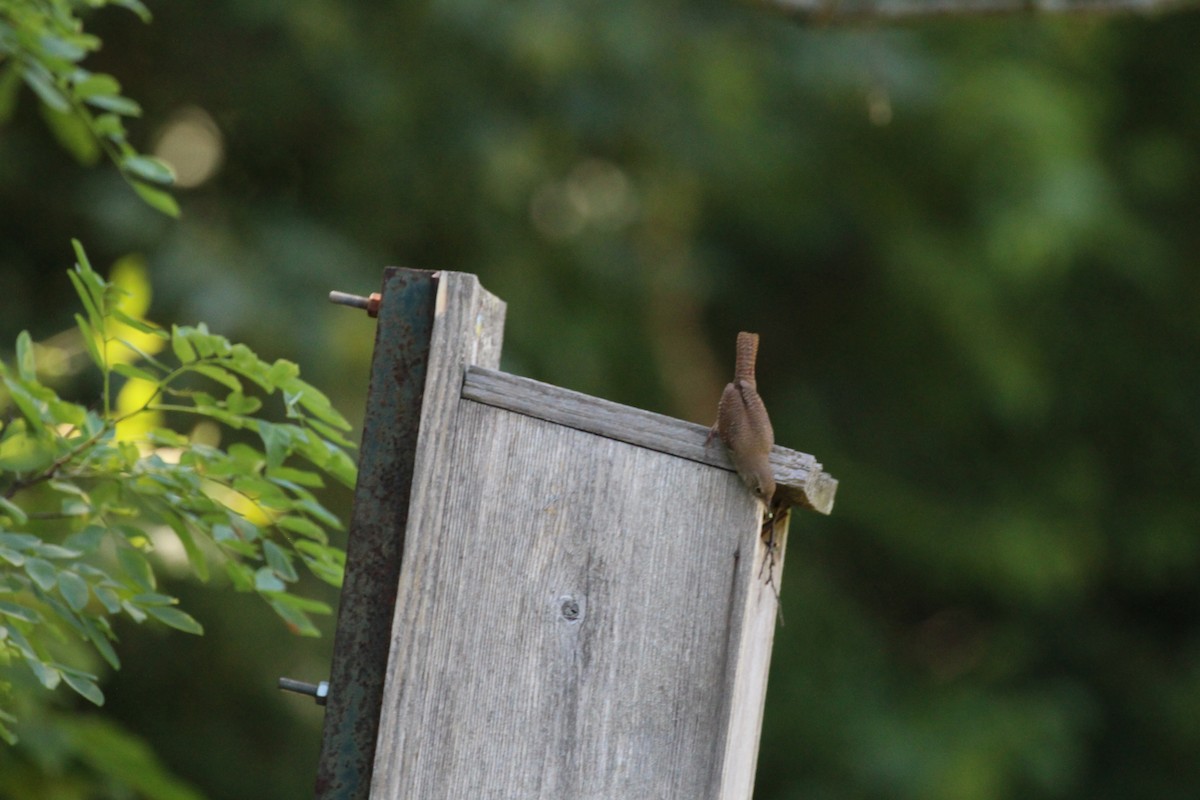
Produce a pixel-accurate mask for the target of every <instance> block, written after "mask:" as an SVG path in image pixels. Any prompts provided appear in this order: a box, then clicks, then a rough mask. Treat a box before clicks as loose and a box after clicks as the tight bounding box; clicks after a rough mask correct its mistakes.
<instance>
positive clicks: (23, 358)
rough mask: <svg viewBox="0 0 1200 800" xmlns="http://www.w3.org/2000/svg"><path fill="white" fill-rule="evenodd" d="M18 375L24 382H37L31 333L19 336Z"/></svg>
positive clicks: (27, 332)
mask: <svg viewBox="0 0 1200 800" xmlns="http://www.w3.org/2000/svg"><path fill="white" fill-rule="evenodd" d="M17 374H18V375H20V376H21V378H22V380H27V381H36V380H37V364H36V362H35V361H34V359H33V339H32V338H31V337H30V336H29V331H21V332H20V333H18V334H17Z"/></svg>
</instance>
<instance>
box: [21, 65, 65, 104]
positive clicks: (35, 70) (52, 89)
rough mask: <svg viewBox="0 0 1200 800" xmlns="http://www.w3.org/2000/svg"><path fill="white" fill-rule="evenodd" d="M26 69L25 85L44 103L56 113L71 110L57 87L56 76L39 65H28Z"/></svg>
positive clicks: (22, 74)
mask: <svg viewBox="0 0 1200 800" xmlns="http://www.w3.org/2000/svg"><path fill="white" fill-rule="evenodd" d="M24 67H25V68H24V70H23V71H22V73H21V77H23V78H24V79H25V83H26V84H27V85H28V86H29V88H30V89H33V91H34V92H35V93H36V94H37V96H38V97H39V98H40V99H41V101H42V102H43V103H45V104H46V105H47V106H49V107H50V108H52V109H54V110H55V111H60V112H63V113H66V112H67V111H69V110H70V109H71V104H70V103H69V102H68V101H67V98H66V97H65V96H64V95H63V93H62V92H61V91H60V90H59V88H58V86H57V85H55V82H54V76H53V75H51V74H50V71H49V70H48V69H46V68H45V67H43V66H42V65H41V64H38V63H26V64H25V65H24Z"/></svg>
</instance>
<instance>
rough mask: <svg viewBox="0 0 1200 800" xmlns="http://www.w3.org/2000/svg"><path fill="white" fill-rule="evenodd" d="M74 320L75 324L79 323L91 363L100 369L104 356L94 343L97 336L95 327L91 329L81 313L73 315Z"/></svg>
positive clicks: (102, 366)
mask: <svg viewBox="0 0 1200 800" xmlns="http://www.w3.org/2000/svg"><path fill="white" fill-rule="evenodd" d="M75 322H76V324H77V325H79V332H80V333H81V334H82V335H83V344H84V347H86V348H87V351H88V355H89V356H91V357H92V363H94V364H95V365H96V366H97V367H99V368H100V369H104V368H105V363H104V356H102V355H101V354H100V348H99V347H98V346H97V345H96V339H97V338H98V337H97V336H96V331H95V329H93V328H92V326H91V324H90V323H89V322H88V321H87V320H86V319H84V318H83V315H82V314H76V315H75Z"/></svg>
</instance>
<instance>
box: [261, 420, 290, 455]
mask: <svg viewBox="0 0 1200 800" xmlns="http://www.w3.org/2000/svg"><path fill="white" fill-rule="evenodd" d="M258 435H259V436H260V437H261V438H262V441H263V448H264V449H265V450H266V453H267V466H268V467H278V466H280V465H281V464H282V463H283V460H284V459H285V458H287V456H288V452H289V445H290V444H291V441H292V437H291V436H290V435H288V430H287V426H284V425H276V424H275V423H273V422H266V421H264V420H259V421H258Z"/></svg>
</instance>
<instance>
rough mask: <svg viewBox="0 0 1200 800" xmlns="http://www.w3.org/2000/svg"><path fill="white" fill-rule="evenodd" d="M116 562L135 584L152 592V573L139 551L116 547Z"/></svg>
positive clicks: (153, 581) (153, 582)
mask: <svg viewBox="0 0 1200 800" xmlns="http://www.w3.org/2000/svg"><path fill="white" fill-rule="evenodd" d="M117 562H118V563H119V564H120V565H121V569H122V570H123V571H124V573H125V575H127V576H128V577H129V578H130V580H132V581H133V582H134V583H135V584H137V585H138V586H139V587H141V588H142V589H145V590H146V591H153V590H154V585H155V580H154V571H153V570H151V569H150V564H149V563H148V562H147V561H146V557H145V556H144V555H142V553H141V552H140V551H138V550H135V549H133V548H132V547H118V548H117Z"/></svg>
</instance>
